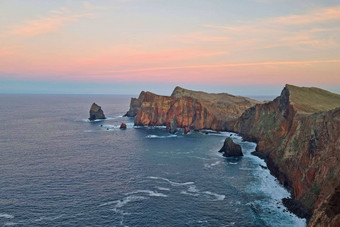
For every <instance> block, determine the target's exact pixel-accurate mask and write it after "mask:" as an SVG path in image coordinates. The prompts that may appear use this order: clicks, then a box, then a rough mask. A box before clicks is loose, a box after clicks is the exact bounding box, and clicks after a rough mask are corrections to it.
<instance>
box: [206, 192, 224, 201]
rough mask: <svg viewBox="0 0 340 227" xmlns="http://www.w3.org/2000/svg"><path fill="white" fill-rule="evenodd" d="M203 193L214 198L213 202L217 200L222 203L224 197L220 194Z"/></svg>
mask: <svg viewBox="0 0 340 227" xmlns="http://www.w3.org/2000/svg"><path fill="white" fill-rule="evenodd" d="M203 193H204V194H206V195H210V196H214V197H215V200H218V201H222V200H224V199H225V195H220V194H217V193H214V192H210V191H204V192H203Z"/></svg>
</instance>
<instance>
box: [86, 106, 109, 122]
mask: <svg viewBox="0 0 340 227" xmlns="http://www.w3.org/2000/svg"><path fill="white" fill-rule="evenodd" d="M105 118H106V117H105V115H104V112H103V110H102V108H101V106H98V105H97V104H96V103H93V104H92V106H91V108H90V117H89V120H90V121H94V120H97V119H105Z"/></svg>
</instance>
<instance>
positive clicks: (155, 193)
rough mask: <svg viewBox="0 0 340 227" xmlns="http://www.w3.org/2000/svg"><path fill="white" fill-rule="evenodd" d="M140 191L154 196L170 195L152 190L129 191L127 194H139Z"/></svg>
mask: <svg viewBox="0 0 340 227" xmlns="http://www.w3.org/2000/svg"><path fill="white" fill-rule="evenodd" d="M139 193H144V194H147V195H148V196H154V197H168V196H167V195H165V194H163V193H160V192H157V191H156V192H155V191H150V190H136V191H133V192H128V193H126V194H125V195H133V194H139Z"/></svg>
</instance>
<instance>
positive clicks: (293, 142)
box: [234, 86, 340, 226]
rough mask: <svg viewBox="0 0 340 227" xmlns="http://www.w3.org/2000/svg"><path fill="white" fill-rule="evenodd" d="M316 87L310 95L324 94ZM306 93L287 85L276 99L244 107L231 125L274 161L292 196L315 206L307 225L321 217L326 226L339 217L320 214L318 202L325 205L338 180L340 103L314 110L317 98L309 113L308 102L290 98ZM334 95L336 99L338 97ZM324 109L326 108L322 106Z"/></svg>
mask: <svg viewBox="0 0 340 227" xmlns="http://www.w3.org/2000/svg"><path fill="white" fill-rule="evenodd" d="M303 89H305V90H304V91H306V88H303ZM313 92H314V91H313V90H312V91H311V93H313ZM317 92H318V93H317V95H315V94H312V95H315V97H316V98H315V100H318V96H326V98H327V96H328V93H325V94H324V93H322V92H320V90H318V91H317ZM306 94H308V92H307V93H306ZM306 94H305V93H303V95H301V93H300V91H299V88H296V87H290V86H286V87H285V89H284V90H283V91H282V94H281V96H279V97H278V98H276V99H275V100H274V101H272V102H269V103H266V104H263V105H256V106H255V107H252V108H250V109H249V110H247V111H245V113H244V114H243V115H242V116H241V117H240V118H239V119H238V120H237V122H236V124H235V128H234V130H235V131H237V132H239V133H240V134H242V135H244V136H245V138H248V139H253V140H256V141H258V147H257V149H258V151H260V152H263V153H265V154H267V155H268V158H269V159H270V161H271V162H272V163H274V164H275V166H276V168H277V170H278V174H277V175H279V176H278V177H279V179H280V180H281V182H282V183H286V184H287V182H288V184H289V186H290V187H291V189H292V191H293V194H294V197H295V199H297V200H299V201H300V202H301V203H302V205H303V206H304V207H305V208H307V209H309V210H311V211H314V213H313V216H312V219H311V221H310V224H309V226H317V225H316V223H319V222H318V221H316V220H315V219H320V220H321V219H322V223H323V224H322V225H320V226H328V225H329V224H330V223H333V221H334V220H335V219H337V220H338V215H339V213H338V214H331V216H329V215H330V214H329V215H327V214H325V213H323V214H321V213H320V211H319V210H320V209H319V207H320V204H324V205H323V206H325V207H326V206H327V205H325V204H327V202H326V203H325V201H326V198H328V197H329V196H331V195H332V194H334V192H335V188H336V187H339V185H340V179H339V176H340V163H339V160H340V136H339V135H340V107H339V108H335V109H330V108H332V107H331V106H330V105H328V106H323V104H322V103H320V108H322V110H323V111H315V108H316V107H315V106H317V103H313V111H309V112H308V106H307V105H303V111H301V110H302V108H301V103H302V102H298V101H296V102H294V101H292V100H303V99H302V98H304V99H306V98H308V96H306ZM332 95H333V96H334V95H335V94H332ZM323 98H325V97H321V98H320V99H323ZM333 98H335V99H336V98H338V99H339V101H340V96H338V97H336V95H335V96H334V97H333ZM339 106H340V105H339ZM327 108H329V109H330V110H326V111H324V109H327ZM325 215H326V216H327V217H325ZM326 220H328V221H327V222H325V221H326Z"/></svg>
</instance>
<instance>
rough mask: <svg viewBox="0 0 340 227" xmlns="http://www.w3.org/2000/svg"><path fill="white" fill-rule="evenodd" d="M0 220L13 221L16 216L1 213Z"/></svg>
mask: <svg viewBox="0 0 340 227" xmlns="http://www.w3.org/2000/svg"><path fill="white" fill-rule="evenodd" d="M0 218H6V219H13V218H14V216H13V215H10V214H5V213H0Z"/></svg>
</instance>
